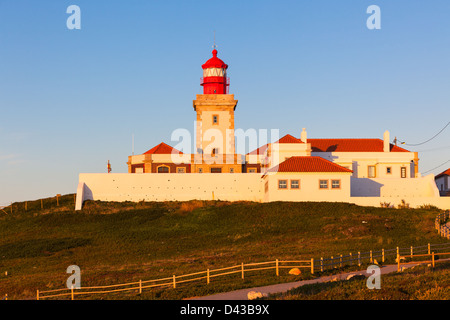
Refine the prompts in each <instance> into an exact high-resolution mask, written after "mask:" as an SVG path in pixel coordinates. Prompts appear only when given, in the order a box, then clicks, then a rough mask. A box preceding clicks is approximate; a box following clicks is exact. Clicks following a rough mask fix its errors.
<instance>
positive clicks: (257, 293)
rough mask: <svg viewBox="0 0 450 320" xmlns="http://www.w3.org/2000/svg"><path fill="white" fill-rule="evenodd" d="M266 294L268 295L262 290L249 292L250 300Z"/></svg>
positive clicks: (248, 297)
mask: <svg viewBox="0 0 450 320" xmlns="http://www.w3.org/2000/svg"><path fill="white" fill-rule="evenodd" d="M266 296H267V294H262V293H261V292H257V291H250V292H249V293H247V299H248V300H255V299H260V298H262V297H266Z"/></svg>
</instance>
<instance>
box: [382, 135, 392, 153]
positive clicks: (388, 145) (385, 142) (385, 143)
mask: <svg viewBox="0 0 450 320" xmlns="http://www.w3.org/2000/svg"><path fill="white" fill-rule="evenodd" d="M383 151H384V152H390V151H391V142H390V138H389V131H387V130H386V131H385V132H384V135H383Z"/></svg>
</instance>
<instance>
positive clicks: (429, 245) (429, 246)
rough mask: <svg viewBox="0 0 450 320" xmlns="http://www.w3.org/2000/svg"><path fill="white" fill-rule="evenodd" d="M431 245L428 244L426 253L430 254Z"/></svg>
mask: <svg viewBox="0 0 450 320" xmlns="http://www.w3.org/2000/svg"><path fill="white" fill-rule="evenodd" d="M430 251H431V247H430V244H428V254H431V252H430Z"/></svg>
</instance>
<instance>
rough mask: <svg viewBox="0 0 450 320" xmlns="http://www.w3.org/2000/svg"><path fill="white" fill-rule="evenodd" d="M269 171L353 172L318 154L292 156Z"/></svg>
mask: <svg viewBox="0 0 450 320" xmlns="http://www.w3.org/2000/svg"><path fill="white" fill-rule="evenodd" d="M268 172H350V173H351V172H353V171H352V170H350V169H347V168H344V167H342V166H340V165H338V164H336V163H333V162H331V161H329V160H326V159H324V158H321V157H316V156H309V157H308V156H303V157H300V156H299V157H291V158H289V159H287V160H285V161H283V162H281V163H280V164H278V165H277V166H275V167H273V168H271V169H269V170H268Z"/></svg>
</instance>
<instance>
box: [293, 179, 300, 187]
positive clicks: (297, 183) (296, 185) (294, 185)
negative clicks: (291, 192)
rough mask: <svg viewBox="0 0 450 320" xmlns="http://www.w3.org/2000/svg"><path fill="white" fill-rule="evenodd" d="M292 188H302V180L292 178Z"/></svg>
mask: <svg viewBox="0 0 450 320" xmlns="http://www.w3.org/2000/svg"><path fill="white" fill-rule="evenodd" d="M291 189H300V180H291Z"/></svg>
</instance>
